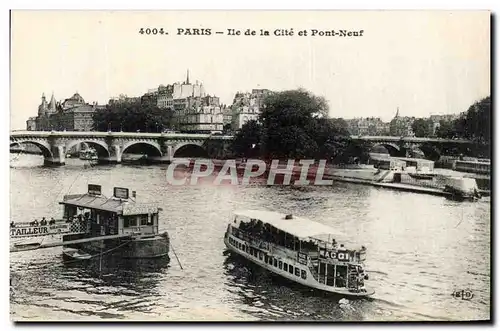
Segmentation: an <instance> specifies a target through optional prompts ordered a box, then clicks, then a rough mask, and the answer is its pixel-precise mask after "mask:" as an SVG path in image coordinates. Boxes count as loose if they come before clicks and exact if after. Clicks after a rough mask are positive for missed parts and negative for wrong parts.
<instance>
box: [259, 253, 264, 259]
mask: <svg viewBox="0 0 500 331" xmlns="http://www.w3.org/2000/svg"><path fill="white" fill-rule="evenodd" d="M263 259H264V253H262V252H259V260H263Z"/></svg>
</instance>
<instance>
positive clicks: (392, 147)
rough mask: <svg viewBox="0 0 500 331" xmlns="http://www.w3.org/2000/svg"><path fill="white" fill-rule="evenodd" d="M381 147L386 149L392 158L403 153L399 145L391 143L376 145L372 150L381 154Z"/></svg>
mask: <svg viewBox="0 0 500 331" xmlns="http://www.w3.org/2000/svg"><path fill="white" fill-rule="evenodd" d="M381 147H382V148H384V149H385V150H386V151H387V153H389V154H390V155H391V156H397V155H398V154H399V153H400V152H401V148H400V147H399V146H398V145H396V144H391V143H379V144H375V145H374V146H373V147H372V149H371V150H372V151H373V152H375V153H380V151H381V150H382V148H381Z"/></svg>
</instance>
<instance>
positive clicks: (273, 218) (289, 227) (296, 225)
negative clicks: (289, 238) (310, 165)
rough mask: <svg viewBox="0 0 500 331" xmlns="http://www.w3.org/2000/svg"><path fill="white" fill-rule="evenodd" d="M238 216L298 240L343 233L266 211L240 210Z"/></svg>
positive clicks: (314, 223) (305, 219) (301, 218)
mask: <svg viewBox="0 0 500 331" xmlns="http://www.w3.org/2000/svg"><path fill="white" fill-rule="evenodd" d="M234 214H235V215H238V216H244V217H248V218H254V219H257V220H261V221H262V222H263V223H267V224H270V225H272V226H274V227H276V228H278V229H280V230H282V231H284V232H287V233H289V234H291V235H294V236H296V237H298V238H302V239H304V238H316V239H321V238H319V237H323V236H325V235H333V236H339V235H343V233H342V232H340V231H337V230H335V229H333V228H331V227H329V226H327V225H324V224H322V223H318V222H315V221H312V220H309V219H307V218H304V217H297V216H292V218H290V219H286V216H287V215H286V214H282V213H278V212H273V211H266V210H239V211H236V212H235V213H234Z"/></svg>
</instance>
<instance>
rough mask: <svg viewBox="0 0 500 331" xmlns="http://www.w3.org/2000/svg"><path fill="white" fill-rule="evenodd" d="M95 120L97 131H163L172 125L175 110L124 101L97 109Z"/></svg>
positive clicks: (94, 115)
mask: <svg viewBox="0 0 500 331" xmlns="http://www.w3.org/2000/svg"><path fill="white" fill-rule="evenodd" d="M93 120H94V130H96V131H108V130H111V131H125V132H136V131H138V130H139V131H140V132H161V131H163V130H165V129H168V128H171V127H172V124H173V112H172V110H170V109H161V108H159V107H157V106H156V105H153V104H149V103H141V102H139V101H137V102H123V103H116V104H111V105H106V108H105V109H99V110H97V111H95V112H94V114H93Z"/></svg>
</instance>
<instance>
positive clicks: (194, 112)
mask: <svg viewBox="0 0 500 331" xmlns="http://www.w3.org/2000/svg"><path fill="white" fill-rule="evenodd" d="M141 103H153V104H156V106H157V107H158V108H161V109H164V110H165V111H173V120H174V125H175V126H176V128H177V129H178V130H181V131H187V132H209V131H210V132H211V131H222V129H223V125H224V116H223V111H225V110H224V109H225V107H224V106H223V105H221V104H220V100H219V98H218V97H217V96H211V95H207V93H206V92H205V87H204V86H203V84H202V83H200V82H198V81H196V82H195V83H194V84H192V83H191V82H190V80H189V70H188V71H187V75H186V80H185V81H184V82H176V83H173V84H169V85H166V86H165V85H160V86H158V88H155V89H151V90H149V91H148V93H146V94H144V95H143V96H142V97H141Z"/></svg>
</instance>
